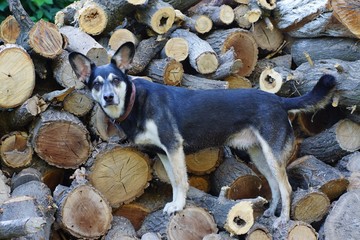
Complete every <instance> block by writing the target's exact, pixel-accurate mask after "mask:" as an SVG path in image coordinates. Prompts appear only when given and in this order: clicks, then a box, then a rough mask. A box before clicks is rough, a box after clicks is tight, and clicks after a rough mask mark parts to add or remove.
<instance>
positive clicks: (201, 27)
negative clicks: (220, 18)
mask: <svg viewBox="0 0 360 240" xmlns="http://www.w3.org/2000/svg"><path fill="white" fill-rule="evenodd" d="M175 16H176V20H178V21H180V22H181V25H182V27H183V28H186V29H189V30H190V31H192V32H194V33H200V34H204V33H208V32H210V31H211V29H212V27H213V22H212V21H211V19H210V18H209V17H208V16H206V15H194V16H192V17H188V16H186V15H184V14H183V13H182V12H180V11H179V10H175Z"/></svg>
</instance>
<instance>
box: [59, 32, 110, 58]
mask: <svg viewBox="0 0 360 240" xmlns="http://www.w3.org/2000/svg"><path fill="white" fill-rule="evenodd" d="M60 32H61V33H62V34H64V35H65V36H66V37H67V39H68V42H69V46H68V47H67V50H69V51H75V52H79V53H82V54H84V55H85V56H87V57H88V58H89V59H91V60H92V61H93V62H94V63H95V64H96V65H104V64H107V63H108V62H109V60H108V55H107V52H106V50H105V48H104V47H102V46H101V45H100V44H99V43H97V42H96V41H95V40H94V39H93V38H92V37H91V36H89V35H88V34H86V33H85V32H83V31H81V30H80V29H79V28H75V27H72V26H64V27H62V28H60Z"/></svg>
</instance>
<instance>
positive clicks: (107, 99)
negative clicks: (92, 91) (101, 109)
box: [104, 94, 114, 103]
mask: <svg viewBox="0 0 360 240" xmlns="http://www.w3.org/2000/svg"><path fill="white" fill-rule="evenodd" d="M104 100H105V102H107V103H112V102H113V100H114V95H113V94H109V95H104Z"/></svg>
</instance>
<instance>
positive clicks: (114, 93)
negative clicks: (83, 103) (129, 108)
mask: <svg viewBox="0 0 360 240" xmlns="http://www.w3.org/2000/svg"><path fill="white" fill-rule="evenodd" d="M134 52H135V46H134V44H133V43H131V42H127V43H124V44H123V45H122V46H120V47H119V49H118V50H117V51H116V52H115V54H114V55H113V57H112V58H111V62H110V63H109V64H107V65H104V66H96V65H95V64H94V63H93V62H92V61H91V60H90V59H89V58H88V57H86V56H84V55H83V54H81V53H77V52H72V53H70V55H69V61H70V64H71V66H72V68H73V69H74V72H75V74H76V76H77V77H78V78H79V80H81V81H83V82H84V83H85V85H86V86H87V87H88V88H89V89H90V90H91V94H92V97H93V98H94V100H95V101H96V102H98V103H99V104H100V106H101V107H102V109H103V110H104V111H105V113H106V114H107V115H108V116H109V117H111V118H113V119H116V118H119V117H120V116H121V115H122V114H123V113H124V112H125V108H126V104H125V103H126V102H127V101H128V98H129V96H130V94H131V89H132V83H131V81H130V80H129V78H128V76H127V75H126V70H127V68H128V67H129V65H130V63H131V61H132V58H133V56H134ZM129 92H130V94H129Z"/></svg>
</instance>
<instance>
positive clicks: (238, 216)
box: [224, 200, 254, 235]
mask: <svg viewBox="0 0 360 240" xmlns="http://www.w3.org/2000/svg"><path fill="white" fill-rule="evenodd" d="M253 224H254V214H253V206H252V203H251V202H250V201H245V200H244V201H241V202H239V203H237V204H236V205H234V206H233V207H232V208H231V209H230V211H229V212H228V216H227V222H226V223H225V225H224V228H225V229H226V230H227V231H228V232H230V233H232V234H236V235H241V234H245V233H247V232H248V231H249V230H250V228H251V227H252V225H253Z"/></svg>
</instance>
